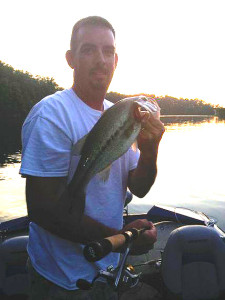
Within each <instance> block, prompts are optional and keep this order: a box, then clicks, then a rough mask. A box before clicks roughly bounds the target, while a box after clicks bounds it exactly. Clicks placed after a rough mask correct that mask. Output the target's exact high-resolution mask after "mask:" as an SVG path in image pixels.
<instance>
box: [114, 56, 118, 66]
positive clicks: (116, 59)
mask: <svg viewBox="0 0 225 300" xmlns="http://www.w3.org/2000/svg"><path fill="white" fill-rule="evenodd" d="M117 63H118V54H117V53H115V68H116V67H117Z"/></svg>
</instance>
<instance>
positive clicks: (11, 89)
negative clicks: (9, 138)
mask: <svg viewBox="0 0 225 300" xmlns="http://www.w3.org/2000/svg"><path fill="white" fill-rule="evenodd" d="M58 90H62V88H61V87H59V86H58V84H57V83H56V82H55V81H54V79H53V78H48V77H41V76H33V75H31V74H30V73H28V72H23V71H19V70H15V69H14V68H13V67H12V66H9V65H7V64H5V63H4V62H2V61H0V131H2V130H5V129H6V128H12V129H13V130H16V128H19V130H20V128H21V126H22V123H23V121H24V119H25V117H26V116H27V114H28V112H29V111H30V109H31V107H32V106H33V105H34V104H35V103H37V102H38V101H39V100H41V99H42V98H43V97H45V96H47V95H50V94H53V93H55V92H56V91H58ZM130 96H134V95H126V94H120V93H116V92H110V93H107V95H106V99H108V100H110V101H112V102H114V103H115V102H116V101H118V100H120V99H122V98H126V97H130ZM145 96H147V97H152V98H154V99H156V101H157V102H158V104H159V106H160V108H161V114H163V115H177V114H181V115H190V114H191V115H214V114H215V107H213V106H212V105H210V104H207V103H205V102H204V101H202V100H198V99H191V100H190V99H177V98H174V97H170V96H164V97H155V95H152V94H145Z"/></svg>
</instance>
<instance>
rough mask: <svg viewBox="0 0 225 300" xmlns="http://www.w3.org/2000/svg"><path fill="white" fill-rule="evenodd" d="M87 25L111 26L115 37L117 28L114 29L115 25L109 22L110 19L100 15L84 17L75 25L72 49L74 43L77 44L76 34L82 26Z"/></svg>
mask: <svg viewBox="0 0 225 300" xmlns="http://www.w3.org/2000/svg"><path fill="white" fill-rule="evenodd" d="M86 25H92V26H103V27H106V28H109V29H110V30H111V31H112V33H113V36H114V38H115V36H116V33H115V30H114V28H113V26H112V25H111V24H110V23H109V21H107V20H106V19H104V18H102V17H99V16H89V17H87V18H83V19H81V20H79V21H78V22H77V23H75V25H74V26H73V30H72V35H71V40H70V49H74V48H75V45H74V44H75V35H76V33H77V31H78V30H79V29H80V28H81V27H83V26H86Z"/></svg>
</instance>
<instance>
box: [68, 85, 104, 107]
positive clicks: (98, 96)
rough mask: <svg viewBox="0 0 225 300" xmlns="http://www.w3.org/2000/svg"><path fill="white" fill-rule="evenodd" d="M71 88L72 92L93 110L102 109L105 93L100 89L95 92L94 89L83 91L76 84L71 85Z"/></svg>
mask: <svg viewBox="0 0 225 300" xmlns="http://www.w3.org/2000/svg"><path fill="white" fill-rule="evenodd" d="M72 88H73V90H74V92H75V93H76V94H77V96H78V97H79V98H80V99H81V100H82V101H83V102H84V103H86V104H87V105H88V106H90V107H91V108H93V109H95V110H100V111H103V110H104V107H103V101H104V99H105V95H106V93H105V92H102V91H98V92H97V93H96V91H95V92H91V93H90V92H88V91H85V92H83V91H82V90H81V89H80V88H79V86H77V85H76V86H75V85H73V87H72Z"/></svg>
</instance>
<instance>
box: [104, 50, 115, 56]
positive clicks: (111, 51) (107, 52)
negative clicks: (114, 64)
mask: <svg viewBox="0 0 225 300" xmlns="http://www.w3.org/2000/svg"><path fill="white" fill-rule="evenodd" d="M104 53H105V55H107V56H112V55H114V54H115V51H114V49H105V50H104Z"/></svg>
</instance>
